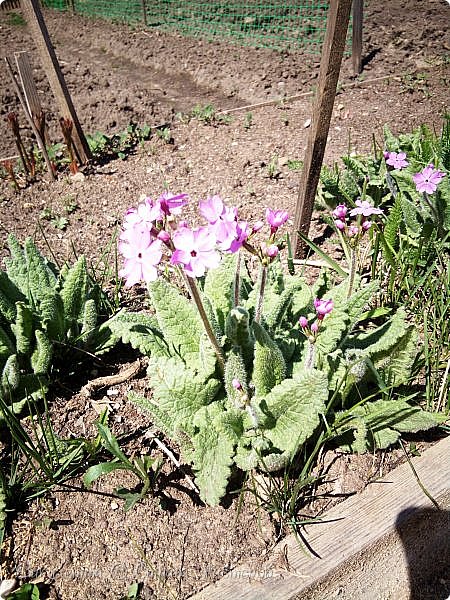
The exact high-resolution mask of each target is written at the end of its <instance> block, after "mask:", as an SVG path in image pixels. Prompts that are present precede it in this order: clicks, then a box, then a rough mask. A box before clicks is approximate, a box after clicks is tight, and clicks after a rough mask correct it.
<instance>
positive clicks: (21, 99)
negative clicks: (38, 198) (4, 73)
mask: <svg viewBox="0 0 450 600" xmlns="http://www.w3.org/2000/svg"><path fill="white" fill-rule="evenodd" d="M5 63H6V68H7V69H8V72H9V75H10V77H11V81H12V84H13V86H14V90H15V92H16V94H17V97H18V98H19V102H20V104H21V106H22V108H23V111H24V113H25V115H26V117H27V119H28V122H29V124H30V127H31V129H32V130H33V133H34V135H35V137H36V141H37V144H38V146H39V149H40V151H41V152H42V156H43V157H44V160H45V164H46V166H47V170H48V173H49V175H50V179H51V180H52V181H54V180H55V173H54V171H53V166H52V163H51V160H50V158H49V156H48V153H47V149H46V147H45V143H44V140H43V139H42V137H41V133H40V131H39V130H38V128H37V126H36V123H35V122H34V119H33V117H32V115H31V113H30V112H29V110H28V106H27V103H26V102H25V99H24V97H23V96H22V92H21V91H20V86H19V84H18V82H17V79H16V76H15V75H14V70H13V68H12V65H11V63H10V61H9V59H8V57H7V56H5Z"/></svg>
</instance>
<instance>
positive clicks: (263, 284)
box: [255, 265, 267, 323]
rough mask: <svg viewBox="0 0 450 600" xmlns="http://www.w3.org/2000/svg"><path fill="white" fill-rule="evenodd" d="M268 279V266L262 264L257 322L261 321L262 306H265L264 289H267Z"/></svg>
mask: <svg viewBox="0 0 450 600" xmlns="http://www.w3.org/2000/svg"><path fill="white" fill-rule="evenodd" d="M266 281H267V266H266V265H261V270H260V272H259V290H258V300H257V302H256V311H255V322H256V323H259V322H260V321H261V315H262V307H263V302H264V291H265V289H266Z"/></svg>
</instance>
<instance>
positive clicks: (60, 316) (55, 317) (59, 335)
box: [39, 291, 66, 341]
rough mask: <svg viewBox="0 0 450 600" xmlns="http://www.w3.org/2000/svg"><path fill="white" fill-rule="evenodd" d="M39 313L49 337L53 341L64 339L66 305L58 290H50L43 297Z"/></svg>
mask: <svg viewBox="0 0 450 600" xmlns="http://www.w3.org/2000/svg"><path fill="white" fill-rule="evenodd" d="M39 314H40V316H41V321H42V324H43V326H44V327H45V329H46V331H47V334H48V336H49V338H50V339H51V340H52V341H63V340H64V338H65V335H66V323H65V319H64V305H63V301H62V298H61V296H60V295H59V294H58V293H57V292H55V291H49V292H48V293H47V294H45V295H43V296H42V297H41V300H40V304H39Z"/></svg>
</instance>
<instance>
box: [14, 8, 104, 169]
mask: <svg viewBox="0 0 450 600" xmlns="http://www.w3.org/2000/svg"><path fill="white" fill-rule="evenodd" d="M21 6H22V11H23V14H24V17H25V19H26V21H27V24H28V27H29V28H30V31H31V34H32V36H33V39H34V41H35V43H36V46H37V50H38V53H39V55H40V58H41V62H42V66H43V68H44V71H45V73H46V75H47V78H48V81H49V83H50V87H51V88H52V92H53V95H54V96H55V99H56V101H57V103H58V105H59V110H60V113H61V116H62V117H63V118H65V119H70V120H71V121H72V122H73V141H74V144H75V148H76V151H77V155H78V158H79V160H80V162H81V163H82V164H84V163H86V162H87V161H88V160H89V159H91V158H92V154H91V151H90V148H89V145H88V143H87V141H86V138H85V136H84V133H83V130H82V129H81V125H80V122H79V120H78V117H77V114H76V112H75V108H74V106H73V103H72V99H71V97H70V94H69V90H68V89H67V85H66V82H65V80H64V76H63V74H62V71H61V67H60V66H59V63H58V59H57V58H56V54H55V51H54V49H53V46H52V43H51V41H50V36H49V34H48V30H47V26H46V25H45V22H44V17H43V16H42V12H41V8H40V6H39V0H21Z"/></svg>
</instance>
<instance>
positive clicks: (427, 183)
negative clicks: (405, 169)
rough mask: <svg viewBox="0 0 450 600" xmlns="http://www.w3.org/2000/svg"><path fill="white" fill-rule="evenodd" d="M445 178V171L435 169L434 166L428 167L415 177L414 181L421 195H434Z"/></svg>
mask: <svg viewBox="0 0 450 600" xmlns="http://www.w3.org/2000/svg"><path fill="white" fill-rule="evenodd" d="M444 177H445V173H444V172H443V171H439V169H435V168H434V165H428V166H427V167H425V168H424V169H423V170H422V171H420V172H419V173H416V174H415V175H413V181H414V183H415V184H416V190H417V191H418V192H419V193H420V194H423V193H426V194H434V192H435V191H436V190H437V186H438V185H439V183H440V182H441V180H442V179H443V178H444Z"/></svg>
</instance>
